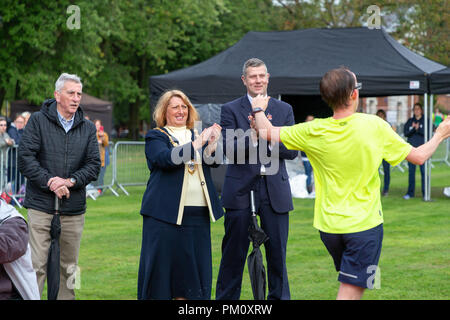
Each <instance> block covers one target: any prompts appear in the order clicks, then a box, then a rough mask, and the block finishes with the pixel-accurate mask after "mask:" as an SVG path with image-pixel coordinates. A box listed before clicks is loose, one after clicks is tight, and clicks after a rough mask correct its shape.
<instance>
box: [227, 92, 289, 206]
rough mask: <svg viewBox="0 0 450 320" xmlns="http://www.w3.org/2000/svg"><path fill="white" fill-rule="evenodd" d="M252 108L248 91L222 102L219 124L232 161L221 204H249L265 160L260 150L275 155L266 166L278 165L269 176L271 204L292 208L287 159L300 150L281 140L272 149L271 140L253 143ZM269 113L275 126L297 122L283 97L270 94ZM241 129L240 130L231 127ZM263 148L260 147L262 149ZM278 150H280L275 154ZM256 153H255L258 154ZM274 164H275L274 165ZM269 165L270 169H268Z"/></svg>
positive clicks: (267, 111)
mask: <svg viewBox="0 0 450 320" xmlns="http://www.w3.org/2000/svg"><path fill="white" fill-rule="evenodd" d="M251 112H252V109H251V105H250V101H249V100H248V97H247V96H246V95H245V96H243V97H241V98H238V99H236V100H234V101H231V102H228V103H226V104H225V105H223V106H222V109H221V115H220V125H221V126H222V136H223V148H224V154H225V156H227V158H228V161H229V162H230V163H229V164H228V166H227V170H226V174H225V180H224V184H223V188H222V205H223V206H224V207H225V208H227V209H245V208H248V207H249V206H250V190H252V189H253V188H254V186H255V184H256V183H257V181H258V179H260V174H261V161H262V160H263V162H264V163H265V161H267V160H264V158H263V157H261V153H263V154H267V155H268V156H272V157H274V158H275V159H274V160H272V161H271V162H270V163H268V164H265V166H266V168H276V163H275V162H277V161H278V164H279V167H278V170H277V171H276V173H275V174H268V175H267V176H266V181H267V188H268V192H269V198H270V199H269V200H270V204H271V206H272V208H273V210H274V211H275V212H278V213H285V212H288V211H291V210H292V209H293V208H294V207H293V204H292V196H291V188H290V185H289V177H288V174H287V171H286V165H285V162H284V159H290V160H292V159H295V157H297V155H298V152H297V151H294V150H287V149H286V147H285V146H284V145H283V144H282V143H280V144H279V148H277V147H275V148H272V150H273V154H272V150H270V148H269V147H268V143H267V142H266V141H263V140H259V142H258V145H257V147H255V146H254V145H253V142H252V141H251V138H250V135H249V134H245V133H246V132H247V133H248V132H249V131H247V130H249V129H250V120H249V115H251ZM265 114H266V116H267V117H268V119H269V120H270V121H271V122H272V124H273V125H274V126H290V125H293V124H294V113H293V111H292V107H291V106H290V105H289V104H287V103H285V102H283V101H280V100H276V99H273V98H271V99H270V100H269V104H268V106H267V109H266V111H265ZM230 129H232V130H236V129H242V130H238V131H231V130H230ZM260 149H261V150H260ZM276 150H279V154H278V155H277V154H275V152H276ZM255 155H256V157H255ZM272 165H274V167H271V166H272ZM269 171H271V170H270V169H269V170H268V171H267V172H268V173H269Z"/></svg>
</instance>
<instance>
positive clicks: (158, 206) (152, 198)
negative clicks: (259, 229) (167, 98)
mask: <svg viewBox="0 0 450 320" xmlns="http://www.w3.org/2000/svg"><path fill="white" fill-rule="evenodd" d="M162 130H164V131H166V130H165V129H162ZM166 132H167V131H166ZM191 132H192V131H191ZM191 135H192V140H194V134H193V133H192V134H191ZM205 147H206V146H205ZM173 149H177V150H176V153H177V154H178V155H180V159H183V162H181V163H174V162H173V161H172V150H173ZM145 156H146V158H147V166H148V168H149V170H150V171H151V174H150V179H149V180H148V183H147V189H146V190H145V192H144V195H143V198H142V204H141V215H144V216H150V217H153V218H156V219H159V220H162V221H165V222H168V223H172V224H177V223H179V221H178V218H179V217H178V213H179V208H180V201H181V195H182V193H183V190H182V189H183V185H184V184H183V182H184V176H185V163H186V162H187V161H189V160H191V159H193V156H194V148H193V146H192V143H189V144H185V145H181V146H177V147H174V146H173V145H172V143H171V142H170V140H169V137H168V136H167V135H166V134H164V133H162V132H160V131H158V130H150V131H148V132H147V135H146V136H145ZM214 166H217V164H211V165H208V164H206V163H205V161H202V169H203V174H204V178H205V181H204V182H205V183H206V186H207V188H208V195H209V200H210V203H211V208H210V209H211V210H212V212H211V211H210V214H212V215H213V216H214V219H215V220H217V219H219V218H220V217H221V216H222V215H223V209H222V207H221V205H220V201H219V197H218V195H217V192H216V189H215V188H214V183H213V181H212V178H211V172H210V169H209V167H214Z"/></svg>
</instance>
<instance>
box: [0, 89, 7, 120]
mask: <svg viewBox="0 0 450 320" xmlns="http://www.w3.org/2000/svg"><path fill="white" fill-rule="evenodd" d="M5 95H6V89H5V88H0V114H1V113H2V109H3V100H4V99H5Z"/></svg>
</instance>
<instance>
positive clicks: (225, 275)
mask: <svg viewBox="0 0 450 320" xmlns="http://www.w3.org/2000/svg"><path fill="white" fill-rule="evenodd" d="M254 191H255V202H256V207H257V211H258V215H259V217H260V224H261V227H262V228H263V230H264V231H265V232H266V234H267V235H268V236H269V240H268V241H266V242H265V244H264V245H265V251H266V261H267V272H266V273H267V277H268V289H269V290H268V296H267V299H283V300H288V299H290V292H289V283H288V277H287V269H286V245H287V239H288V231H289V214H288V213H287V212H286V213H282V214H280V213H276V212H275V211H273V209H272V207H271V205H270V202H269V195H268V193H267V183H266V177H265V176H261V178H259V182H258V183H256V185H255V190H254ZM249 197H250V195H249ZM250 220H251V212H250V208H246V209H238V210H231V209H227V210H226V213H225V235H226V236H225V237H224V238H223V242H222V261H221V264H220V269H219V276H218V279H217V286H216V299H217V300H238V299H239V297H240V294H241V283H242V275H243V270H244V267H246V263H245V262H246V258H247V254H248V249H249V244H250V241H249V239H248V227H249V224H250Z"/></svg>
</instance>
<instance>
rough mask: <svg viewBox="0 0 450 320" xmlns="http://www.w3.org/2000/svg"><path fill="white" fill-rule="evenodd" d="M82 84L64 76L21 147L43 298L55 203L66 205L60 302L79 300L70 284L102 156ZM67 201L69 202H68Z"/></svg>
mask: <svg viewBox="0 0 450 320" xmlns="http://www.w3.org/2000/svg"><path fill="white" fill-rule="evenodd" d="M81 95H82V83H81V80H80V78H79V77H78V76H76V75H73V74H67V73H62V74H61V75H60V77H59V78H58V80H57V81H56V83H55V91H54V97H55V98H54V99H48V100H46V101H44V103H43V104H42V108H41V110H40V111H38V112H35V113H33V114H32V115H31V117H30V120H29V121H28V124H27V126H26V128H25V132H24V134H23V137H22V141H21V143H20V144H19V151H18V166H19V169H20V171H21V172H22V174H23V175H24V176H25V177H27V187H26V194H25V202H24V207H25V208H27V209H28V223H29V226H30V228H29V235H30V245H31V258H32V260H33V268H34V269H35V270H36V276H37V280H38V284H39V292H40V294H42V291H43V289H44V284H45V280H46V278H47V259H48V251H49V247H50V240H51V237H50V227H51V221H52V218H53V214H54V212H55V197H58V199H60V203H61V204H60V207H59V214H60V219H61V236H60V252H61V265H60V279H61V282H60V287H59V293H58V297H57V299H58V300H75V291H74V288H73V287H71V286H70V285H69V282H68V281H70V279H74V278H75V276H76V270H77V265H78V254H79V250H80V243H81V235H82V233H83V228H84V217H85V216H84V213H85V212H86V185H87V184H89V183H90V182H91V181H94V180H96V179H97V176H98V174H99V172H100V164H101V163H100V154H99V150H98V143H97V139H96V130H95V126H94V124H93V123H92V122H90V121H88V120H85V119H84V114H83V110H82V109H81V108H80V107H79V106H80V101H81ZM63 198H64V199H63Z"/></svg>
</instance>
